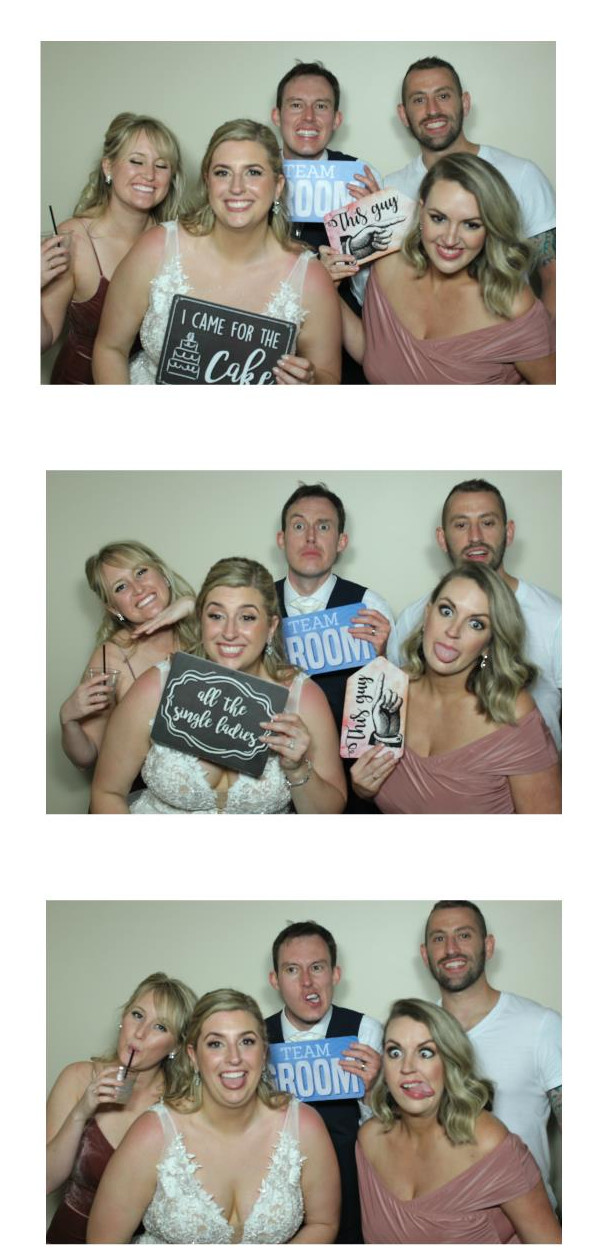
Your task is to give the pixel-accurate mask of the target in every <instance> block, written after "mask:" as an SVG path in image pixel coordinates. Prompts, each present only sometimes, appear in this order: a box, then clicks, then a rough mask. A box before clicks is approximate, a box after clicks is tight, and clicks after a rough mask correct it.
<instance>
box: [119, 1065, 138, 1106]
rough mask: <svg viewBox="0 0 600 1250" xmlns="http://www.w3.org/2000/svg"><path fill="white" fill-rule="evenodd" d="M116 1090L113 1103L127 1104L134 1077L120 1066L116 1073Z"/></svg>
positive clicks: (131, 1091)
mask: <svg viewBox="0 0 600 1250" xmlns="http://www.w3.org/2000/svg"><path fill="white" fill-rule="evenodd" d="M117 1081H118V1083H119V1084H118V1089H116V1090H115V1102H120V1103H124V1102H129V1099H130V1098H131V1095H132V1093H133V1087H134V1085H135V1076H134V1075H133V1073H132V1072H131V1070H130V1071H129V1072H128V1071H127V1068H126V1067H124V1066H121V1067H120V1068H119V1070H118V1072H117Z"/></svg>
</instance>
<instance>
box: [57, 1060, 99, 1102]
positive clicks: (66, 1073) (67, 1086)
mask: <svg viewBox="0 0 600 1250" xmlns="http://www.w3.org/2000/svg"><path fill="white" fill-rule="evenodd" d="M94 1071H95V1065H94V1064H93V1063H92V1061H91V1059H82V1060H80V1061H77V1062H75V1063H68V1064H67V1066H66V1068H63V1070H62V1072H61V1073H60V1074H59V1076H58V1077H57V1079H56V1081H55V1082H54V1090H55V1091H60V1093H61V1094H63V1095H65V1096H69V1095H71V1096H72V1098H73V1101H74V1102H78V1101H79V1099H80V1098H81V1095H82V1094H83V1092H84V1090H85V1089H86V1088H87V1086H88V1085H89V1083H90V1081H91V1080H92V1077H93V1075H94Z"/></svg>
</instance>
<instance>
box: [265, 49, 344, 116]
mask: <svg viewBox="0 0 600 1250" xmlns="http://www.w3.org/2000/svg"><path fill="white" fill-rule="evenodd" d="M306 74H313V75H316V76H317V77H319V78H325V79H326V80H327V82H328V83H329V86H330V87H331V88H332V89H333V109H334V112H335V113H337V111H338V109H339V107H340V84H339V82H338V80H337V78H336V76H335V74H332V72H331V70H330V69H325V66H324V65H323V62H322V61H296V64H295V65H294V68H293V69H290V70H288V72H287V74H284V76H283V78H282V79H281V82H280V83H278V85H277V108H278V109H280V108H281V105H282V103H283V92H284V90H285V88H286V87H287V84H288V83H289V82H291V81H292V79H293V78H304V76H305V75H306Z"/></svg>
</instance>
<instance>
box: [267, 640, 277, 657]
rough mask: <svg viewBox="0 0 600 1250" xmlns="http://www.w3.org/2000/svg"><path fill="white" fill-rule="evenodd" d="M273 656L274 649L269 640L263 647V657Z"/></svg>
mask: <svg viewBox="0 0 600 1250" xmlns="http://www.w3.org/2000/svg"><path fill="white" fill-rule="evenodd" d="M274 654H275V647H274V646H273V643H272V642H271V639H270V638H269V641H268V643H267V645H266V647H265V655H274Z"/></svg>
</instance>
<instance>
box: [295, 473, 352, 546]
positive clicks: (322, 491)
mask: <svg viewBox="0 0 600 1250" xmlns="http://www.w3.org/2000/svg"><path fill="white" fill-rule="evenodd" d="M312 498H315V499H328V500H329V502H330V503H331V504H333V506H334V508H335V510H336V512H337V518H338V533H340V534H343V533H344V527H345V525H346V509H345V508H344V505H343V503H342V501H341V499H340V497H339V495H334V493H333V491H332V490H328V489H327V487H326V485H325V483H324V482H315V483H314V484H312V485H311V484H307V483H306V482H301V483H300V486H299V487H298V489H297V490H295V491H294V493H293V495H290V497H289V499H287V500H286V502H285V503H284V505H283V508H282V509H281V528H282V530H284V529H285V523H286V517H287V514H288V512H289V509H290V508H291V507H292V504H295V503H297V501H298V500H299V499H312Z"/></svg>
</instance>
